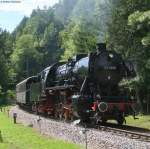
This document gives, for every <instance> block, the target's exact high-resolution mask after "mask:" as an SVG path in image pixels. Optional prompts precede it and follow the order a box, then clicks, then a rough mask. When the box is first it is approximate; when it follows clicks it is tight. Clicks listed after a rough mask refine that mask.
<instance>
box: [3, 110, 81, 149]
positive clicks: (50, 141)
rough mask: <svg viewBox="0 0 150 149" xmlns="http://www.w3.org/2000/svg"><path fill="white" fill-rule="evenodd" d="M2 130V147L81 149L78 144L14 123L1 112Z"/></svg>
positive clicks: (11, 148) (13, 148)
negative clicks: (43, 134)
mask: <svg viewBox="0 0 150 149" xmlns="http://www.w3.org/2000/svg"><path fill="white" fill-rule="evenodd" d="M0 130H1V133H2V140H3V142H2V143H0V149H80V148H81V147H80V146H79V145H76V144H72V143H69V142H65V141H61V140H57V139H54V138H48V137H45V136H41V135H40V134H39V133H38V132H36V131H35V130H33V129H32V128H29V127H24V126H22V125H21V124H13V121H12V120H11V119H9V118H7V114H6V113H5V114H4V113H2V112H0ZM0 140H1V138H0Z"/></svg>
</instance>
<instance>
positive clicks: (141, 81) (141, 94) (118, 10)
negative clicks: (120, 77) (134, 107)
mask: <svg viewBox="0 0 150 149" xmlns="http://www.w3.org/2000/svg"><path fill="white" fill-rule="evenodd" d="M114 7H115V9H113V13H112V23H111V24H110V25H109V39H108V40H109V46H110V47H113V48H114V49H115V50H116V51H117V52H119V53H120V54H121V55H123V56H124V57H125V58H127V59H131V60H132V61H133V62H134V65H135V68H136V71H137V76H138V79H136V80H133V81H132V83H131V84H132V85H133V86H134V88H135V89H136V90H137V98H139V99H141V104H142V103H143V102H147V101H148V98H149V96H150V94H149V93H150V92H149V89H150V82H149V81H150V76H149V75H148V74H149V73H150V69H149V58H150V51H149V33H150V28H149V8H150V3H149V0H144V1H142V0H139V1H136V0H127V1H123V0H118V1H117V2H116V3H115V6H114ZM143 104H144V103H143ZM143 107H144V105H143Z"/></svg>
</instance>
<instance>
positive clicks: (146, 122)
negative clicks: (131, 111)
mask: <svg viewBox="0 0 150 149" xmlns="http://www.w3.org/2000/svg"><path fill="white" fill-rule="evenodd" d="M136 117H137V118H138V119H134V118H133V117H132V116H128V117H126V125H130V126H136V127H141V128H146V129H149V130H150V115H138V116H136ZM109 122H113V123H116V121H114V120H111V121H109Z"/></svg>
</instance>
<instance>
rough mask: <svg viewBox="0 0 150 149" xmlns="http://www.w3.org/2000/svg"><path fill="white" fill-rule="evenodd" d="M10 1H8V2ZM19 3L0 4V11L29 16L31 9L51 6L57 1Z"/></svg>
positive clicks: (23, 1) (23, 0)
mask: <svg viewBox="0 0 150 149" xmlns="http://www.w3.org/2000/svg"><path fill="white" fill-rule="evenodd" d="M9 1H10V0H9ZM20 1H21V3H0V11H7V12H19V13H22V14H24V15H26V16H29V15H30V14H31V12H32V10H33V9H35V8H37V7H40V8H43V6H47V7H48V6H52V5H54V4H55V3H56V2H58V0H20Z"/></svg>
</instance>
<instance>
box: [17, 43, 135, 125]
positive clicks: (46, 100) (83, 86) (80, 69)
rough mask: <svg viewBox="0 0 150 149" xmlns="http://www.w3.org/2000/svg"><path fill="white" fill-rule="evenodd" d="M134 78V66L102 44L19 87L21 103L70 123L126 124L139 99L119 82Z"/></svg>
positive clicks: (28, 80) (56, 64) (47, 70)
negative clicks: (127, 117)
mask: <svg viewBox="0 0 150 149" xmlns="http://www.w3.org/2000/svg"><path fill="white" fill-rule="evenodd" d="M134 76H135V71H134V67H133V65H132V63H129V62H126V61H124V60H123V59H122V58H121V56H120V55H118V54H117V53H116V52H114V51H110V50H107V49H106V44H105V43H100V44H97V48H96V51H95V52H92V53H90V54H89V55H86V54H79V55H76V56H75V57H73V58H72V59H69V60H68V62H58V63H55V64H53V65H51V66H49V67H47V68H46V69H44V70H43V71H42V72H40V73H39V74H37V75H36V76H32V77H29V78H27V79H26V80H23V81H22V82H20V83H19V84H17V86H16V93H17V103H18V104H19V105H20V106H24V107H27V108H29V109H30V110H32V111H33V112H36V113H39V114H43V115H47V116H49V117H54V118H59V119H65V120H66V121H67V120H73V119H81V120H82V121H84V122H94V123H99V122H106V121H107V120H109V119H114V120H116V121H117V122H118V124H123V122H124V120H125V116H128V115H131V114H133V115H134V109H133V107H134V105H135V99H134V98H133V97H132V95H131V93H130V91H129V90H128V89H127V88H125V87H124V86H119V83H120V81H121V80H122V79H130V78H132V77H134Z"/></svg>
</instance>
